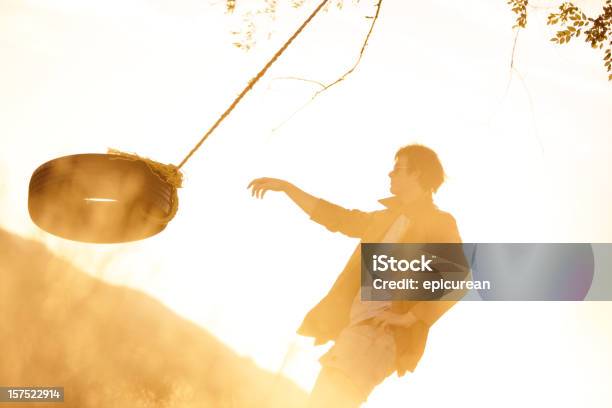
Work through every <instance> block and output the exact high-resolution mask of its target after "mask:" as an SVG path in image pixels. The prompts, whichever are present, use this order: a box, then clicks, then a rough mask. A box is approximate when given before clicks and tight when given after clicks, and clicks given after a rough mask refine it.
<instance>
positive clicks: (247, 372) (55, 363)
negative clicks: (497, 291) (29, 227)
mask: <svg viewBox="0 0 612 408" xmlns="http://www.w3.org/2000/svg"><path fill="white" fill-rule="evenodd" d="M0 352H1V353H2V357H1V358H0V385H2V386H63V387H65V403H64V404H44V405H43V404H36V406H38V407H41V406H53V407H58V406H66V407H109V408H110V407H113V408H122V407H130V408H138V407H151V408H152V407H185V408H190V407H212V408H224V407H228V408H229V407H235V408H239V407H240V408H242V407H257V408H266V407H267V406H268V407H270V408H272V407H274V408H276V407H283V408H291V407H303V406H304V405H305V401H306V395H305V394H304V392H303V391H302V390H300V389H299V388H298V387H297V386H295V385H294V384H293V383H292V382H290V381H289V380H287V379H285V378H283V377H277V376H276V375H275V374H274V373H269V372H265V371H263V370H261V369H260V368H258V367H256V366H255V365H254V364H253V363H252V362H251V361H250V360H248V359H245V358H241V357H240V356H238V355H236V354H235V353H234V352H233V351H232V350H230V349H229V348H227V347H226V346H224V345H223V344H222V343H221V342H220V341H219V340H217V339H216V338H215V337H213V336H212V335H211V334H209V333H207V332H206V331H205V330H203V329H201V328H199V327H198V326H196V325H194V324H193V323H190V322H189V321H187V320H185V319H183V318H181V317H180V316H178V315H176V314H174V313H173V312H171V311H170V310H168V309H167V308H166V307H164V306H163V305H162V304H161V303H160V302H158V301H156V300H155V299H153V298H151V297H150V296H148V295H146V294H144V293H141V292H139V291H136V290H132V289H129V288H125V287H120V286H113V285H109V284H107V283H104V282H102V281H100V280H97V279H95V278H92V277H91V276H89V275H87V274H85V273H84V272H82V271H79V270H77V269H76V268H75V267H74V266H72V265H70V263H68V262H66V261H65V260H62V259H60V258H59V257H56V256H54V255H53V254H52V253H51V252H49V251H48V250H47V249H46V248H45V247H44V246H42V245H41V244H38V243H36V242H32V241H28V240H24V239H22V238H20V237H18V236H15V235H13V234H10V233H7V232H6V231H3V230H1V229H0ZM2 405H7V404H2ZM7 406H8V405H7ZM18 406H20V407H25V406H26V404H18Z"/></svg>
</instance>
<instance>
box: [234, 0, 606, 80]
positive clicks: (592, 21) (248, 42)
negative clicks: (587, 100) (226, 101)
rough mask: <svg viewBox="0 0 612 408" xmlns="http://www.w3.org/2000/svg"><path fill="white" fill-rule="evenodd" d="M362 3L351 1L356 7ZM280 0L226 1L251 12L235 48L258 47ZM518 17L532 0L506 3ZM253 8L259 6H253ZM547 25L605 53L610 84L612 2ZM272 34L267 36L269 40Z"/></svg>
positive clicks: (560, 40)
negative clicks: (590, 13) (590, 12)
mask: <svg viewBox="0 0 612 408" xmlns="http://www.w3.org/2000/svg"><path fill="white" fill-rule="evenodd" d="M287 1H288V2H289V4H290V5H291V7H294V8H298V7H302V6H303V5H304V4H305V2H306V0H287ZM359 1H360V0H352V2H353V3H354V4H356V3H359ZM278 2H279V0H259V2H253V1H249V2H247V1H246V0H240V1H238V0H225V7H226V11H227V13H234V12H235V10H236V9H237V6H238V5H239V4H240V5H243V4H250V6H251V9H250V10H248V11H246V12H244V14H243V21H242V24H241V29H239V30H236V31H232V34H233V35H235V36H236V41H235V42H234V45H235V46H236V47H238V48H241V49H244V50H249V49H251V48H252V47H253V46H254V45H255V43H256V37H257V36H256V31H257V26H258V22H259V23H261V22H262V21H261V20H262V19H264V18H265V19H268V22H270V21H273V20H274V19H275V18H276V13H277V8H278ZM506 2H507V3H508V4H509V5H510V6H511V8H512V11H513V12H514V13H515V14H516V16H517V17H516V22H515V24H514V26H513V28H518V29H521V28H525V27H527V16H528V9H529V7H530V5H529V0H506ZM254 4H258V5H256V6H253V5H254ZM331 4H334V5H335V6H336V7H337V8H338V9H342V7H343V5H344V0H330V2H329V4H328V5H327V6H329V5H331ZM547 24H548V25H551V26H558V30H557V32H556V33H555V36H554V37H553V38H551V41H552V42H554V43H556V44H559V45H563V44H567V43H568V42H569V41H570V40H571V39H572V38H578V37H581V36H582V37H583V38H584V41H585V42H587V43H588V44H589V45H590V46H591V47H592V48H595V49H600V50H603V52H604V55H603V62H604V66H605V68H606V71H607V73H608V80H610V81H612V0H605V3H604V5H603V9H602V11H601V14H599V15H598V16H595V17H589V16H587V15H586V14H585V13H584V12H583V11H582V10H581V9H580V8H579V7H578V6H576V5H575V4H574V3H573V2H563V3H562V4H561V5H560V6H559V8H558V11H555V12H552V13H550V14H549V15H548V21H547ZM270 35H271V32H267V36H268V37H269V36H270Z"/></svg>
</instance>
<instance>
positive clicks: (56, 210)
mask: <svg viewBox="0 0 612 408" xmlns="http://www.w3.org/2000/svg"><path fill="white" fill-rule="evenodd" d="M328 1H329V0H323V1H322V2H321V3H320V4H319V5H318V6H317V8H316V9H315V10H314V11H313V12H312V13H311V14H310V16H309V17H308V18H307V19H306V20H305V21H304V22H303V23H302V25H301V26H300V27H299V28H298V29H297V30H296V31H295V33H294V34H293V35H292V36H291V37H289V39H288V40H287V41H286V42H285V43H284V44H283V46H282V47H281V48H280V49H279V50H278V51H277V52H276V54H274V56H273V57H272V58H271V59H270V60H269V61H268V62H267V63H266V64H265V65H264V67H263V68H262V69H261V70H260V71H259V72H258V73H257V75H256V76H255V77H253V78H252V79H251V80H250V81H249V82H248V84H247V85H246V87H245V88H244V89H243V90H242V92H241V93H240V94H239V95H238V96H237V97H236V98H235V99H234V101H233V102H232V103H231V104H230V106H229V107H228V108H227V109H226V110H225V111H224V112H223V113H222V114H221V116H220V117H219V118H218V119H217V121H216V122H215V123H214V124H213V125H212V126H211V128H210V129H209V130H208V131H207V132H206V133H205V134H204V136H203V137H202V139H201V140H200V141H199V142H198V143H197V144H196V145H195V147H194V148H193V149H192V150H191V151H190V152H189V154H187V156H185V158H184V159H183V160H182V161H181V162H180V164H179V165H178V166H175V165H173V164H164V163H159V162H156V161H154V160H150V159H147V158H143V157H140V156H138V155H135V154H128V153H123V152H119V151H117V150H113V149H109V151H108V153H107V154H97V153H88V154H76V155H71V156H64V157H60V158H57V159H54V160H51V161H48V162H46V163H44V164H43V165H41V166H40V167H38V168H37V169H36V170H35V171H34V173H33V174H32V177H31V179H30V186H29V192H28V211H29V213H30V218H31V219H32V221H33V222H34V223H35V224H36V225H37V226H38V227H40V228H41V229H43V230H45V231H47V232H49V233H51V234H53V235H57V236H59V237H62V238H66V239H70V240H74V241H81V242H90V243H119V242H129V241H136V240H140V239H144V238H148V237H151V236H153V235H155V234H158V233H159V232H161V231H163V230H164V229H165V228H166V226H167V225H168V223H169V222H170V221H171V220H172V219H173V218H174V216H175V215H176V213H177V211H178V194H177V189H178V188H180V187H181V186H182V180H183V175H182V173H181V168H182V167H183V165H184V164H185V163H186V162H187V160H189V159H190V158H191V156H192V155H193V154H194V153H195V152H196V151H197V150H198V149H199V148H200V146H201V145H202V143H204V141H205V140H206V139H207V138H208V136H210V135H211V134H212V132H213V131H214V130H215V129H216V128H217V127H218V126H219V125H220V124H221V122H223V120H224V119H225V118H226V117H227V116H229V114H230V113H231V112H232V111H233V110H234V108H235V107H236V106H237V105H238V103H239V102H240V101H241V100H242V98H243V97H244V96H245V95H246V94H247V93H248V92H249V91H250V90H251V89H252V88H253V86H254V85H255V84H256V83H257V82H258V81H259V80H260V79H261V78H262V77H263V76H264V74H265V73H266V71H267V70H268V69H269V68H270V67H271V66H272V65H273V64H274V62H276V60H277V59H278V58H279V57H280V56H281V54H282V53H283V52H284V51H285V50H286V49H287V47H289V45H290V44H291V43H292V42H293V40H294V39H295V38H296V37H297V36H298V35H299V34H300V33H301V32H302V30H303V29H304V28H305V27H306V26H307V25H308V24H309V23H310V21H311V20H312V19H313V18H314V17H315V16H316V15H317V14H318V13H319V11H320V10H321V9H322V8H323V7H324V6H325V4H327V2H328Z"/></svg>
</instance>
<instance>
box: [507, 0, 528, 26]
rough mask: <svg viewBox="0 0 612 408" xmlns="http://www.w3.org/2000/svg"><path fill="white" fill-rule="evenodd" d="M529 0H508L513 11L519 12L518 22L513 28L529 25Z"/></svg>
mask: <svg viewBox="0 0 612 408" xmlns="http://www.w3.org/2000/svg"><path fill="white" fill-rule="evenodd" d="M528 3H529V0H508V4H509V5H511V6H512V11H514V12H515V13H516V14H517V18H516V24H515V25H514V27H513V28H525V27H526V26H527V4H528Z"/></svg>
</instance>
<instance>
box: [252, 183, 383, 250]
mask: <svg viewBox="0 0 612 408" xmlns="http://www.w3.org/2000/svg"><path fill="white" fill-rule="evenodd" d="M251 187H252V191H251V194H252V195H253V196H254V197H257V198H263V196H264V194H265V193H266V191H268V190H271V191H282V192H284V193H285V194H287V196H289V198H291V200H293V202H294V203H296V204H297V205H298V206H299V207H300V208H301V209H302V210H303V211H304V212H305V213H306V214H308V215H309V216H310V219H311V220H313V221H315V222H316V223H319V224H321V225H323V226H324V227H325V228H327V229H328V230H330V231H332V232H336V231H338V232H341V233H343V234H344V235H348V236H349V237H353V238H362V237H363V234H364V232H365V230H366V229H367V227H368V226H369V225H370V222H371V217H372V213H368V212H364V211H359V210H347V209H346V208H343V207H340V206H339V205H336V204H333V203H330V202H328V201H326V200H323V199H320V198H316V197H314V196H312V195H310V194H308V193H306V192H304V191H302V190H300V189H299V188H298V187H296V186H294V185H293V184H291V183H289V182H287V181H285V180H280V179H274V178H268V177H262V178H258V179H255V180H253V181H251V182H250V183H249V185H248V186H247V188H251Z"/></svg>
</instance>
